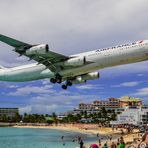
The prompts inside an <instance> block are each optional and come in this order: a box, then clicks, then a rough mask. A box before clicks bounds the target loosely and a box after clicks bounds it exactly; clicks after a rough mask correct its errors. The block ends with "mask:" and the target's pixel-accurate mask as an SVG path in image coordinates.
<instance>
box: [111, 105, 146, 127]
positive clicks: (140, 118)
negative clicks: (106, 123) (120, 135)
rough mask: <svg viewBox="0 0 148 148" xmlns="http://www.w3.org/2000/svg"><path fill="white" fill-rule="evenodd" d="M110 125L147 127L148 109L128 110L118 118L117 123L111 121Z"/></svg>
mask: <svg viewBox="0 0 148 148" xmlns="http://www.w3.org/2000/svg"><path fill="white" fill-rule="evenodd" d="M110 124H112V125H118V124H132V125H135V126H138V125H147V124H148V108H141V107H140V108H128V107H126V108H125V109H124V111H123V112H122V113H121V114H119V115H118V116H117V121H111V122H110Z"/></svg>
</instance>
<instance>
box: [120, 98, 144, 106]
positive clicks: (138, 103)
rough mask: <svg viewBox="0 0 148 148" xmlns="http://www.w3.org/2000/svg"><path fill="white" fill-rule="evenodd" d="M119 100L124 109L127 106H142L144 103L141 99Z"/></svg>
mask: <svg viewBox="0 0 148 148" xmlns="http://www.w3.org/2000/svg"><path fill="white" fill-rule="evenodd" d="M119 100H120V108H124V107H126V106H129V107H140V106H142V101H141V99H139V98H131V97H129V96H123V97H121V98H119Z"/></svg>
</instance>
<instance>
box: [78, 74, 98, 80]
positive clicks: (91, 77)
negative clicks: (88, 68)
mask: <svg viewBox="0 0 148 148" xmlns="http://www.w3.org/2000/svg"><path fill="white" fill-rule="evenodd" d="M81 77H82V79H83V80H94V79H98V78H99V77H100V75H99V72H90V73H87V74H84V75H82V76H81Z"/></svg>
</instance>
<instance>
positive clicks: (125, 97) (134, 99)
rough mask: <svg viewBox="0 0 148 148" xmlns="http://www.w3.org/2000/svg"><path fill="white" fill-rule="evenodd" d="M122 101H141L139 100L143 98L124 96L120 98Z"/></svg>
mask: <svg viewBox="0 0 148 148" xmlns="http://www.w3.org/2000/svg"><path fill="white" fill-rule="evenodd" d="M120 101H128V102H130V101H131V102H139V101H141V99H140V98H131V97H129V96H123V97H121V98H120Z"/></svg>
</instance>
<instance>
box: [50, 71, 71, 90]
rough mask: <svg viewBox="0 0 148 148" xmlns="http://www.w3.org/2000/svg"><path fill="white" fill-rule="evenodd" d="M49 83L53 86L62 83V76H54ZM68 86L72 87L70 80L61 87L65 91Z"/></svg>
mask: <svg viewBox="0 0 148 148" xmlns="http://www.w3.org/2000/svg"><path fill="white" fill-rule="evenodd" d="M50 82H51V83H53V84H55V83H59V84H61V83H62V76H61V75H59V74H56V76H55V78H51V79H50ZM68 86H72V82H71V81H70V80H67V81H66V83H65V84H63V85H62V88H63V89H67V87H68Z"/></svg>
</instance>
